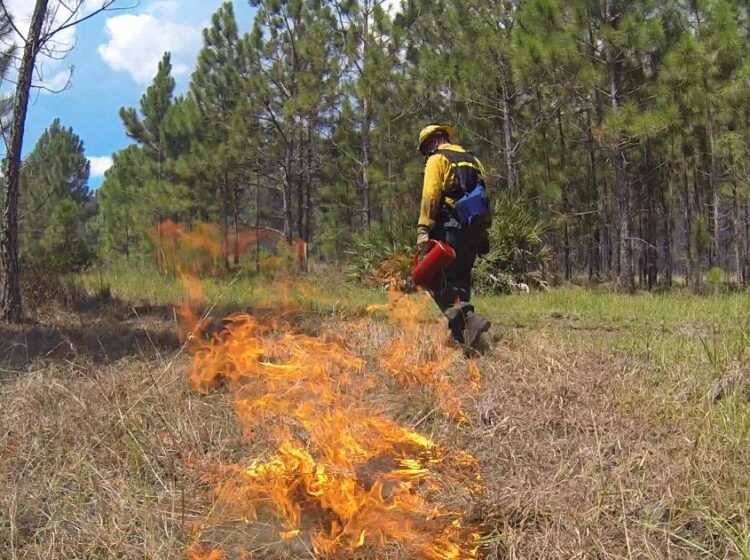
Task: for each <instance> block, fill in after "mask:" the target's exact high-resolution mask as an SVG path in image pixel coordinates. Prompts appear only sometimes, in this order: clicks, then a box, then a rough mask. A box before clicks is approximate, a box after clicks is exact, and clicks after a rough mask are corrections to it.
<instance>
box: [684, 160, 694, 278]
mask: <svg viewBox="0 0 750 560" xmlns="http://www.w3.org/2000/svg"><path fill="white" fill-rule="evenodd" d="M682 180H683V188H684V191H685V194H684V196H685V233H686V235H687V260H686V262H685V284H686V286H687V287H688V288H689V287H690V284H691V281H692V275H693V265H694V260H693V259H694V256H693V198H692V197H691V196H690V181H689V180H688V172H687V162H684V161H683V167H682Z"/></svg>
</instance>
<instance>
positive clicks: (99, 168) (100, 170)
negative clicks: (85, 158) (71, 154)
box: [89, 156, 114, 177]
mask: <svg viewBox="0 0 750 560" xmlns="http://www.w3.org/2000/svg"><path fill="white" fill-rule="evenodd" d="M89 162H91V176H92V177H104V174H105V173H106V172H107V169H109V168H110V167H112V164H113V163H114V162H113V161H112V158H111V157H110V156H94V157H90V158H89Z"/></svg>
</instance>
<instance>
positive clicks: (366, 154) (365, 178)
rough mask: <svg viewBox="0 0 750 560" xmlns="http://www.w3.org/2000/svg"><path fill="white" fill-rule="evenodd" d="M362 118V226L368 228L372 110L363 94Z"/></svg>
mask: <svg viewBox="0 0 750 560" xmlns="http://www.w3.org/2000/svg"><path fill="white" fill-rule="evenodd" d="M363 108H364V120H363V121H362V228H363V230H364V231H365V232H367V231H369V230H370V221H371V219H372V208H371V206H370V128H371V127H372V111H371V107H370V99H369V98H368V97H367V94H366V95H365V98H364V100H363Z"/></svg>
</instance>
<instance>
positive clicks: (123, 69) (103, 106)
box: [6, 0, 252, 188]
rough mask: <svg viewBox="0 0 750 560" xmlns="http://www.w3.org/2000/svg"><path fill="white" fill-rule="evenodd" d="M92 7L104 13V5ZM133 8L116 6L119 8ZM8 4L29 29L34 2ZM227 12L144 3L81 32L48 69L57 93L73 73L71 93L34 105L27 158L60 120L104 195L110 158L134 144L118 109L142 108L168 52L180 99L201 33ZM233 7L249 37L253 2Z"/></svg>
mask: <svg viewBox="0 0 750 560" xmlns="http://www.w3.org/2000/svg"><path fill="white" fill-rule="evenodd" d="M86 2H87V3H88V4H96V3H99V5H101V0H86ZM135 3H137V2H135V1H129V0H118V2H117V5H119V6H133V5H134V4H135ZM6 4H7V5H8V6H9V7H10V9H11V11H12V13H13V16H14V18H15V19H16V20H17V21H18V24H19V27H21V28H22V29H23V27H24V24H25V22H27V18H28V13H30V11H31V9H32V8H33V0H7V1H6ZM54 4H56V0H51V1H50V6H52V5H54ZM221 4H222V0H141V2H140V4H139V5H138V6H137V7H135V8H133V9H129V10H126V11H116V12H107V13H104V14H100V15H98V16H97V17H95V18H93V19H91V20H89V21H86V22H84V23H83V24H81V25H80V26H79V28H78V29H77V30H76V32H75V33H76V35H75V37H74V36H72V35H71V36H69V37H66V38H65V40H67V41H69V42H70V43H69V44H73V42H74V44H75V48H74V50H73V51H72V52H71V53H70V54H69V55H68V56H67V57H66V58H65V60H63V61H56V60H51V59H46V60H44V61H42V66H41V69H42V78H43V80H44V82H46V83H47V84H49V86H50V87H51V88H55V89H58V88H59V87H61V86H62V85H63V84H64V83H65V81H66V78H67V76H68V75H69V71H68V68H69V67H71V66H73V67H74V72H73V77H72V82H71V84H70V87H69V89H67V90H66V91H63V92H62V93H57V94H51V93H48V92H44V91H41V92H38V93H37V94H35V95H34V96H33V97H32V100H31V101H32V102H31V104H30V106H29V115H28V119H27V128H26V136H25V138H24V154H28V153H29V152H30V151H31V150H32V149H33V148H34V145H35V144H36V141H37V139H38V138H39V136H40V135H41V134H42V132H43V131H44V129H45V128H46V127H47V126H48V125H49V124H50V123H51V122H52V121H53V120H54V119H55V118H59V119H60V120H61V122H62V124H63V125H65V126H70V127H73V130H74V131H75V132H76V133H77V134H78V135H79V136H80V137H81V138H82V139H83V142H84V145H85V148H86V155H87V156H88V157H89V158H90V159H92V176H91V181H90V184H91V186H92V187H94V188H96V187H98V186H99V185H100V184H101V181H102V175H103V172H104V170H105V169H106V167H107V164H108V162H109V159H108V158H110V157H111V155H112V153H113V152H115V151H117V150H119V149H121V148H123V147H124V146H126V145H127V144H128V143H129V141H128V138H127V137H126V136H125V133H124V131H123V127H122V123H121V121H120V118H119V116H118V111H119V109H120V107H122V106H132V107H137V106H138V102H139V100H140V97H141V95H143V92H144V91H145V89H146V88H147V87H148V85H149V83H150V81H151V78H152V77H153V75H154V73H155V72H156V66H157V64H158V61H159V60H160V59H161V56H162V54H163V52H164V51H165V50H169V51H172V52H173V59H172V63H173V66H174V68H175V79H176V80H177V84H178V86H177V88H178V92H182V91H185V89H186V87H187V83H188V80H189V77H190V73H191V72H192V71H193V68H194V66H195V61H196V56H197V53H198V50H199V49H200V47H201V44H202V38H201V30H202V29H203V28H204V27H205V26H206V25H208V24H209V22H210V18H211V15H212V14H213V13H214V12H215V11H216V10H217V9H218V8H219V6H220V5H221ZM234 7H235V12H236V14H237V19H238V22H239V25H240V29H241V30H247V29H249V28H250V24H251V21H252V11H251V9H250V7H249V3H248V2H247V0H235V1H234ZM26 25H27V23H26Z"/></svg>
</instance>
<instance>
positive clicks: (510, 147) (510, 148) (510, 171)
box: [502, 80, 518, 193]
mask: <svg viewBox="0 0 750 560" xmlns="http://www.w3.org/2000/svg"><path fill="white" fill-rule="evenodd" d="M502 112H503V140H504V143H505V172H506V174H507V178H506V182H507V186H508V190H509V191H510V192H511V193H515V192H517V189H518V175H517V173H516V162H515V155H514V153H515V145H514V140H513V120H512V119H513V115H512V111H511V108H510V99H509V92H508V87H507V86H506V84H505V80H503V83H502Z"/></svg>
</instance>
